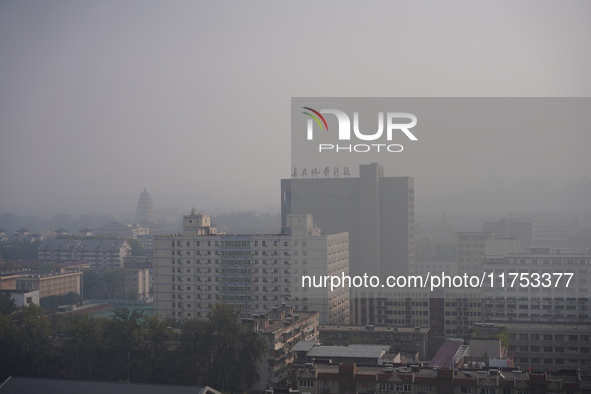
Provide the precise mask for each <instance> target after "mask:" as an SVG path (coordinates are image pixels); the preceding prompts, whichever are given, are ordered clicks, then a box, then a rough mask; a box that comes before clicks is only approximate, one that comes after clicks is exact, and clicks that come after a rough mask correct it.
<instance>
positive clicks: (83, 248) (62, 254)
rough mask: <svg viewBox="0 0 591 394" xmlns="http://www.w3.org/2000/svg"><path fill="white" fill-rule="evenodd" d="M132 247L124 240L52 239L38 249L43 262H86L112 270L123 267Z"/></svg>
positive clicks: (95, 266) (39, 257) (38, 254)
mask: <svg viewBox="0 0 591 394" xmlns="http://www.w3.org/2000/svg"><path fill="white" fill-rule="evenodd" d="M130 254H131V246H130V245H129V243H128V242H127V241H126V240H124V239H52V240H48V241H44V242H42V243H41V244H40V245H39V247H38V248H37V258H38V259H39V260H41V261H55V262H65V261H77V260H86V261H89V262H91V263H92V264H93V267H94V268H103V269H112V268H121V267H123V262H124V259H125V257H126V256H128V255H130Z"/></svg>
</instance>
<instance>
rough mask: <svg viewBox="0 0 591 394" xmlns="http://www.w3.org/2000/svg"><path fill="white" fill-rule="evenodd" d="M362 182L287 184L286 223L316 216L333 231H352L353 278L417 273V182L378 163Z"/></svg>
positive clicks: (366, 167) (283, 205) (363, 167)
mask: <svg viewBox="0 0 591 394" xmlns="http://www.w3.org/2000/svg"><path fill="white" fill-rule="evenodd" d="M359 172H360V176H359V178H306V179H302V178H300V179H296V178H292V179H283V180H281V220H282V226H284V227H285V226H286V221H287V216H288V215H291V214H312V215H313V216H314V222H315V224H316V225H317V226H319V227H320V228H321V229H322V230H323V231H326V232H328V233H335V232H348V233H349V243H350V248H349V249H350V252H349V260H350V267H351V269H350V271H351V274H352V275H363V274H364V273H367V274H369V275H394V274H397V275H401V274H408V273H413V272H414V263H415V246H414V179H413V178H411V177H385V176H384V169H383V167H382V166H381V165H379V164H377V163H372V164H368V165H361V166H360V170H359Z"/></svg>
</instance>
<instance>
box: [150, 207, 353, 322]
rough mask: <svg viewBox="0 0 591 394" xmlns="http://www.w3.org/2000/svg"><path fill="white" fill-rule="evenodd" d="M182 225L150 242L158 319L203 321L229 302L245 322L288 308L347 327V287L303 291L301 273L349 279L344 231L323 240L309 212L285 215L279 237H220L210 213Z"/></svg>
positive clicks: (305, 288)
mask: <svg viewBox="0 0 591 394" xmlns="http://www.w3.org/2000/svg"><path fill="white" fill-rule="evenodd" d="M183 223H184V225H183V228H184V232H183V234H176V235H161V236H156V237H155V239H154V297H155V310H156V312H157V313H158V314H159V315H161V316H166V317H171V318H173V319H175V320H182V319H184V318H201V317H205V316H206V315H207V312H208V310H209V307H210V306H211V305H213V304H215V303H227V304H232V305H235V306H236V307H237V308H238V309H240V310H241V311H242V312H241V317H243V318H248V317H252V316H253V315H255V314H260V313H267V312H270V311H272V310H273V307H278V306H279V305H281V304H283V303H287V304H291V305H294V307H295V308H296V310H297V311H298V312H299V311H302V312H307V311H316V312H319V314H320V321H321V322H325V323H329V322H332V323H335V324H348V323H349V321H350V310H349V309H350V307H349V288H348V287H347V286H340V287H338V288H334V289H330V287H327V286H320V287H315V286H302V277H303V276H304V275H308V276H314V277H320V276H326V275H329V274H330V275H348V272H349V271H348V270H349V247H348V244H349V242H348V235H347V233H338V234H328V235H324V234H322V233H320V231H319V230H318V229H317V228H315V227H314V226H313V223H312V218H311V216H310V215H296V216H293V217H290V218H289V221H288V223H289V225H290V226H289V227H288V228H286V231H285V232H284V233H282V234H265V235H227V234H217V233H216V230H215V227H214V226H212V225H211V222H210V217H209V215H198V214H195V213H194V212H192V213H191V214H190V215H185V216H184V218H183Z"/></svg>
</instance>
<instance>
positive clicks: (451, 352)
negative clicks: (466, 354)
mask: <svg viewBox="0 0 591 394" xmlns="http://www.w3.org/2000/svg"><path fill="white" fill-rule="evenodd" d="M462 346H464V342H463V341H450V342H446V343H444V344H443V345H442V346H441V347H440V348H439V350H438V351H437V353H436V354H435V356H433V358H432V359H431V362H430V363H429V365H428V366H429V367H430V368H435V367H439V368H449V367H454V366H455V364H456V363H455V361H454V357H455V355H456V354H457V353H458V351H459V350H460V348H461V347H462Z"/></svg>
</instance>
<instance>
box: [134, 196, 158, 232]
mask: <svg viewBox="0 0 591 394" xmlns="http://www.w3.org/2000/svg"><path fill="white" fill-rule="evenodd" d="M145 221H148V222H150V223H154V205H153V204H152V196H151V195H150V193H148V192H147V191H146V188H144V191H143V192H141V193H140V199H139V201H138V202H137V209H136V211H135V222H136V223H142V222H145Z"/></svg>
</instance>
